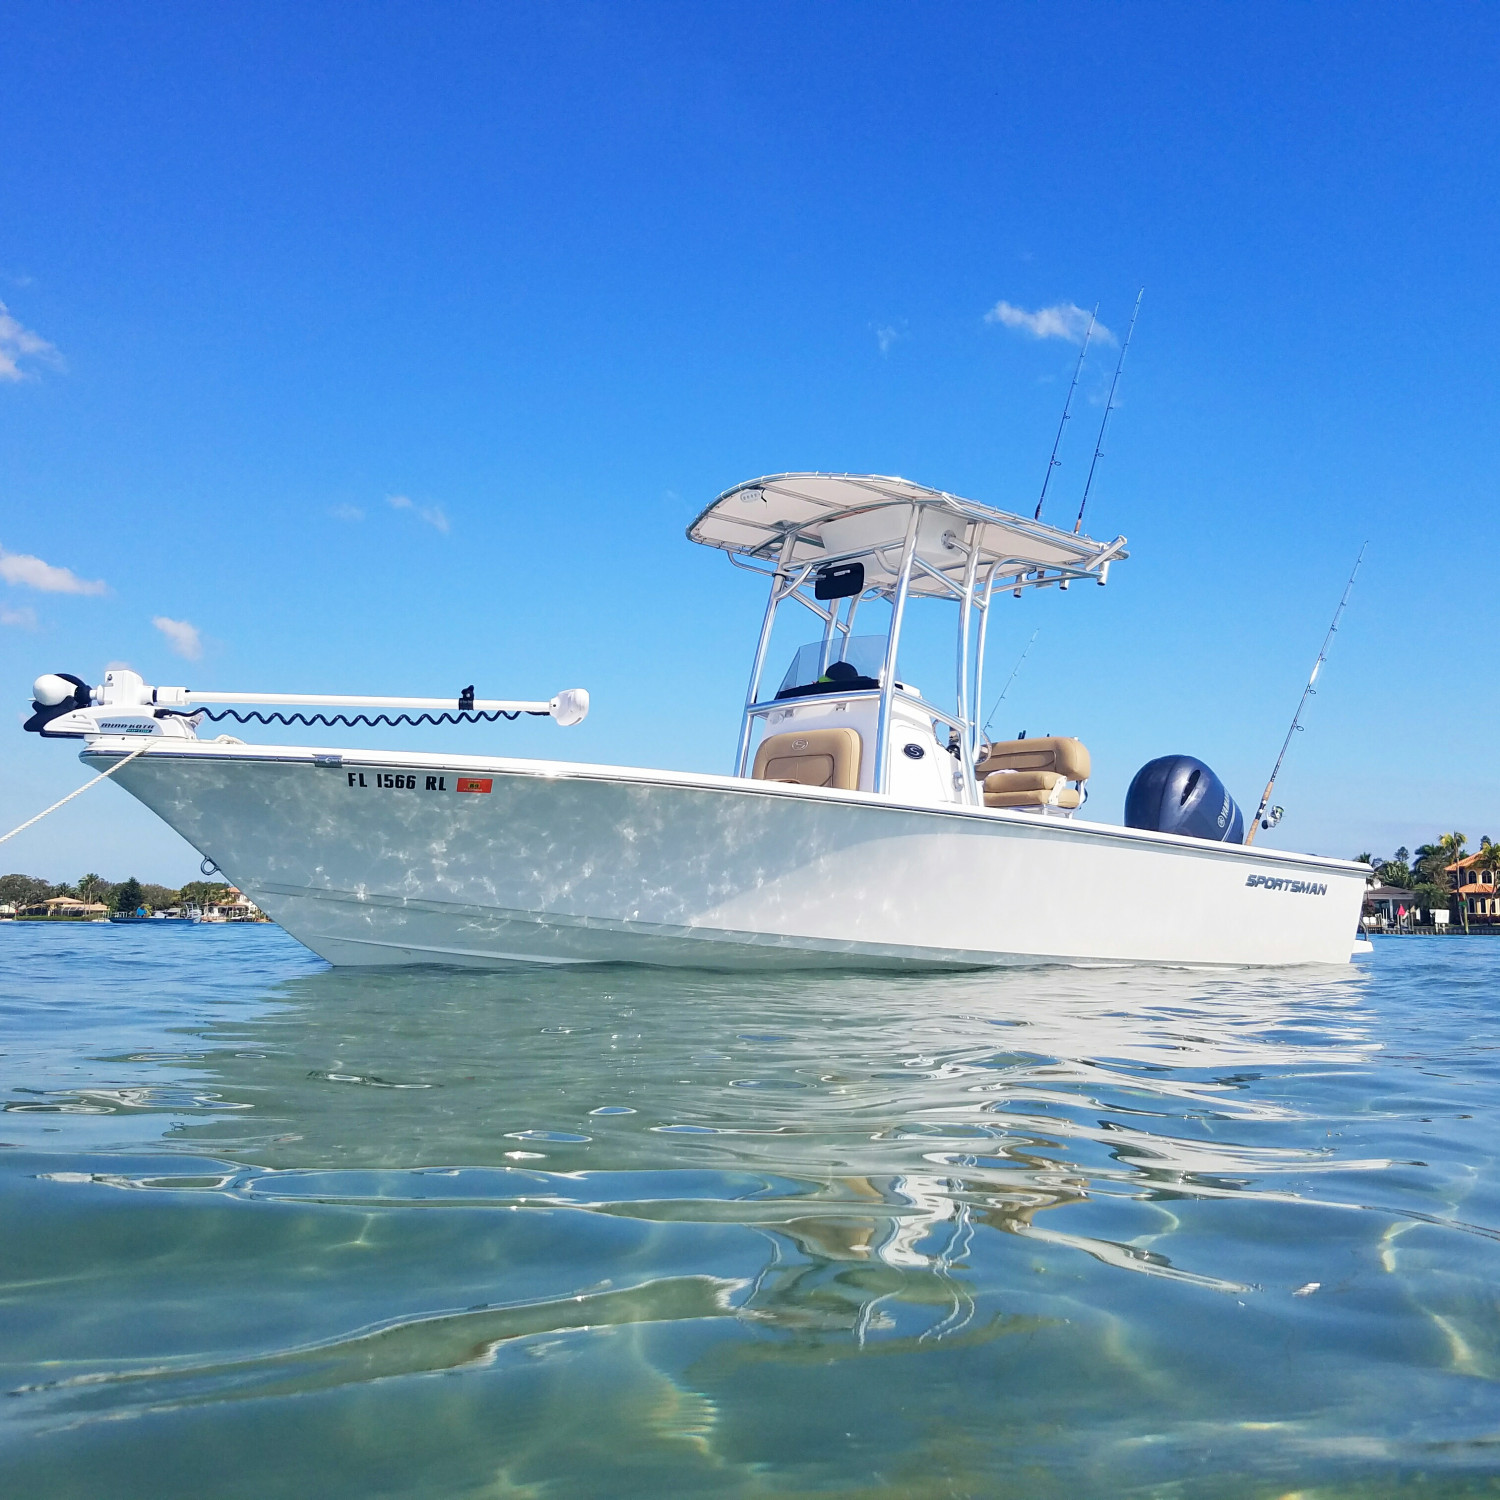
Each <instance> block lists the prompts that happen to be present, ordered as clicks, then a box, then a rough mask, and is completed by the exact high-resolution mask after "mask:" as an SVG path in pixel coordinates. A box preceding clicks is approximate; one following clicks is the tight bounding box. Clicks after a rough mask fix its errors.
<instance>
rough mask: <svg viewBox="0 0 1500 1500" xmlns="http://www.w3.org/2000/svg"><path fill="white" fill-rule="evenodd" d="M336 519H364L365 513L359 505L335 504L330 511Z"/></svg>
mask: <svg viewBox="0 0 1500 1500" xmlns="http://www.w3.org/2000/svg"><path fill="white" fill-rule="evenodd" d="M328 514H329V515H331V516H332V517H333V519H334V520H335V521H363V520H364V518H365V513H364V511H362V510H361V509H360V508H359V507H358V506H357V505H335V506H334V507H333V509H332V510H331V511H329V512H328Z"/></svg>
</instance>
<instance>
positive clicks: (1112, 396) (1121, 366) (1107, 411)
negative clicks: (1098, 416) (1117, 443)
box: [1073, 287, 1146, 536]
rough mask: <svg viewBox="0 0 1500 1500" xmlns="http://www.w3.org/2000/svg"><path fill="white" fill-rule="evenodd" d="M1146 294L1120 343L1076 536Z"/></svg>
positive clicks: (1143, 291)
mask: <svg viewBox="0 0 1500 1500" xmlns="http://www.w3.org/2000/svg"><path fill="white" fill-rule="evenodd" d="M1145 295H1146V288H1145V287H1142V288H1141V289H1140V291H1138V292H1137V293H1136V294H1135V311H1134V312H1132V313H1131V315H1130V327H1129V328H1127V329H1126V330H1125V342H1124V343H1123V344H1121V345H1120V359H1119V362H1118V363H1117V364H1116V365H1115V378H1114V379H1113V380H1111V381H1110V383H1109V400H1108V401H1106V402H1105V403H1104V418H1103V420H1102V421H1101V422H1100V423H1099V441H1098V442H1097V443H1095V444H1094V456H1093V458H1092V459H1091V460H1090V461H1089V477H1088V479H1087V480H1086V481H1085V482H1084V486H1083V499H1082V500H1081V501H1079V503H1078V519H1077V520H1076V521H1075V522H1074V523H1073V535H1074V536H1077V535H1078V533H1079V532H1080V531H1082V530H1083V510H1084V507H1085V506H1086V505H1087V504H1088V503H1089V491H1090V490H1091V489H1093V487H1094V470H1095V469H1096V468H1097V467H1098V466H1099V455H1100V454H1101V453H1103V452H1104V429H1105V428H1106V427H1107V426H1109V414H1110V412H1112V411H1113V410H1114V409H1115V388H1116V387H1117V386H1118V385H1119V383H1120V371H1121V370H1123V369H1124V368H1125V351H1126V350H1127V349H1129V348H1130V335H1131V334H1133V333H1134V332H1135V320H1136V319H1137V318H1138V317H1139V316H1140V315H1141V298H1142V297H1144V296H1145Z"/></svg>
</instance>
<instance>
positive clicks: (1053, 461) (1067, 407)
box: [1031, 302, 1099, 521]
mask: <svg viewBox="0 0 1500 1500" xmlns="http://www.w3.org/2000/svg"><path fill="white" fill-rule="evenodd" d="M1098 316H1099V304H1098V303H1097V302H1096V303H1095V304H1094V310H1093V312H1091V313H1090V314H1089V326H1088V331H1087V332H1086V333H1085V334H1084V336H1083V348H1082V349H1080V350H1079V351H1078V363H1077V364H1076V365H1074V367H1073V384H1072V385H1070V386H1069V387H1068V399H1067V400H1066V401H1064V402H1063V414H1062V421H1061V422H1059V423H1058V424H1057V436H1056V437H1055V438H1054V439H1053V440H1052V457H1051V458H1049V459H1048V460H1047V474H1046V477H1045V478H1044V479H1043V480H1042V493H1041V498H1040V499H1038V501H1037V502H1036V514H1035V515H1034V516H1032V518H1031V519H1032V520H1033V521H1040V520H1041V519H1042V506H1043V505H1045V504H1046V502H1047V486H1048V485H1049V484H1051V483H1052V471H1053V470H1054V469H1055V468H1056V467H1057V450H1058V448H1059V447H1060V446H1061V445H1062V435H1063V428H1064V427H1066V426H1067V425H1068V416H1069V414H1070V413H1071V411H1072V407H1073V392H1074V391H1076V390H1077V389H1078V377H1079V376H1080V375H1081V374H1082V373H1083V356H1084V355H1085V354H1087V353H1088V352H1089V340H1090V339H1091V338H1093V336H1094V322H1095V320H1096V319H1097V318H1098Z"/></svg>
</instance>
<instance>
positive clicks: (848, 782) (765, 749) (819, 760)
mask: <svg viewBox="0 0 1500 1500" xmlns="http://www.w3.org/2000/svg"><path fill="white" fill-rule="evenodd" d="M859 753H860V738H859V731H858V730H855V729H804V730H802V731H801V732H800V733H798V732H797V731H793V732H791V733H789V734H770V735H767V736H766V738H765V739H763V740H762V741H761V742H760V748H759V749H758V750H757V751H756V752H755V765H754V767H753V768H752V770H751V772H750V775H751V776H752V778H753V779H754V780H756V781H789V782H792V783H793V784H794V785H797V786H831V787H838V788H839V789H840V790H842V791H846V792H856V791H858V790H859Z"/></svg>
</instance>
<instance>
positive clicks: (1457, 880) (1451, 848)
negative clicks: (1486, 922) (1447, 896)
mask: <svg viewBox="0 0 1500 1500" xmlns="http://www.w3.org/2000/svg"><path fill="white" fill-rule="evenodd" d="M1437 846H1438V848H1439V849H1440V850H1442V853H1443V868H1444V870H1445V871H1446V870H1448V869H1451V868H1452V867H1453V866H1454V865H1456V864H1457V863H1458V862H1459V861H1460V860H1461V859H1462V858H1463V857H1464V850H1465V849H1467V848H1468V847H1469V841H1468V839H1467V838H1466V837H1465V836H1464V835H1463V834H1461V833H1456V832H1455V833H1445V834H1444V835H1443V836H1442V838H1440V839H1439V840H1438V841H1437ZM1463 876H1464V872H1463V871H1462V870H1454V872H1453V880H1452V887H1453V889H1454V890H1457V889H1458V887H1459V885H1460V884H1461V883H1462V882H1463ZM1458 907H1459V910H1460V911H1461V912H1462V913H1463V917H1464V931H1465V932H1467V931H1468V930H1469V903H1468V902H1467V901H1460V902H1459V903H1458Z"/></svg>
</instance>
